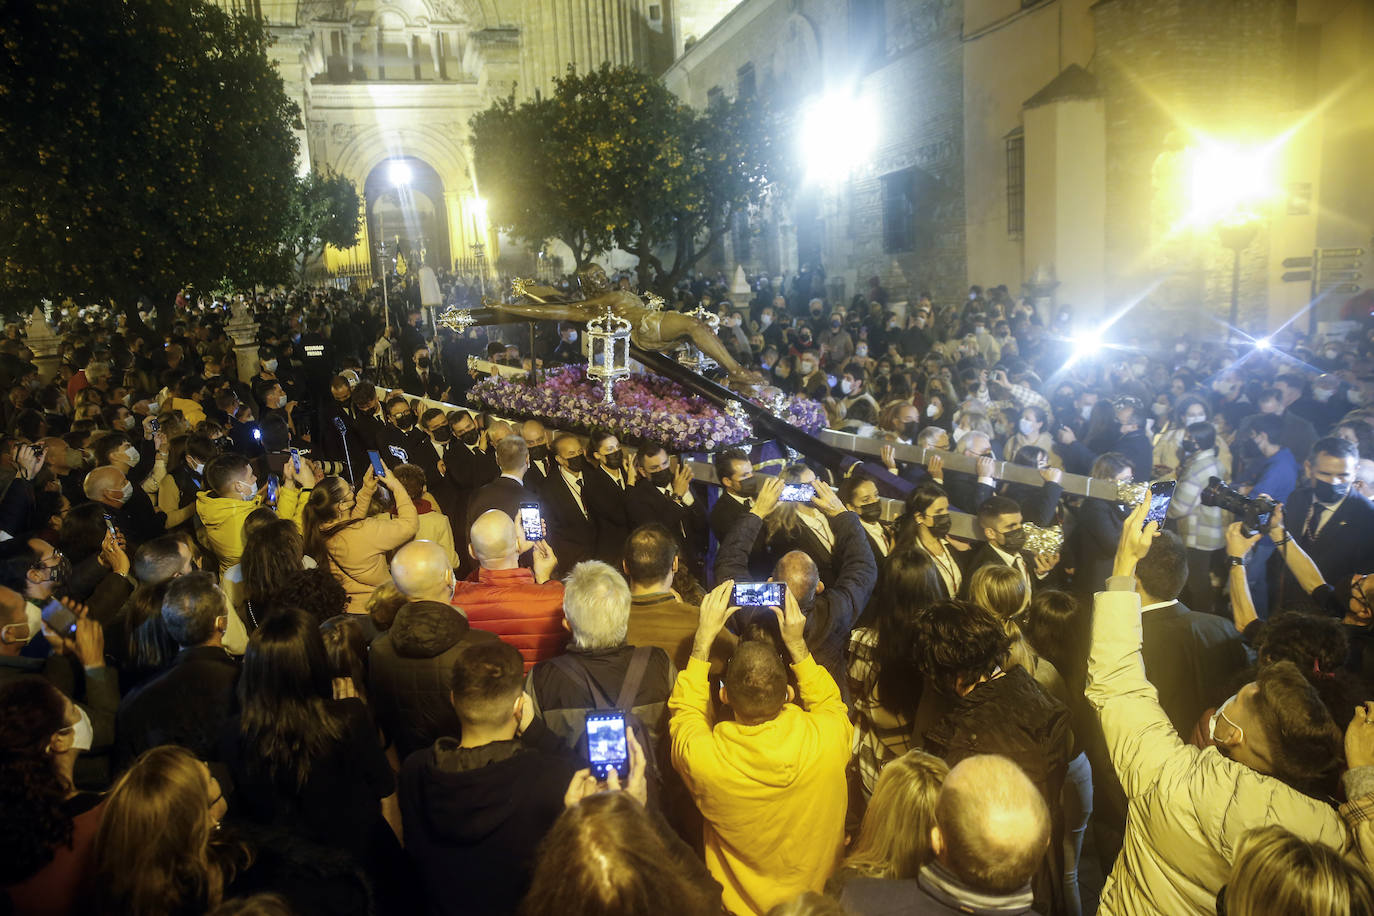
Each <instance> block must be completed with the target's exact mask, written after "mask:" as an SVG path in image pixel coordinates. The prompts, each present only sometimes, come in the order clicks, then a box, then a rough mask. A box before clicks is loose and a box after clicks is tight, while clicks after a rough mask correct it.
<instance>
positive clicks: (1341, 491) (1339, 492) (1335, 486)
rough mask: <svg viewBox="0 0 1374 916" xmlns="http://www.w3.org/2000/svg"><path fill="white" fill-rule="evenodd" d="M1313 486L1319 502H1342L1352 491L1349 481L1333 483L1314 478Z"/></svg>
mask: <svg viewBox="0 0 1374 916" xmlns="http://www.w3.org/2000/svg"><path fill="white" fill-rule="evenodd" d="M1312 488H1313V490H1315V493H1314V494H1313V495H1315V496H1316V497H1317V502H1319V503H1334V502H1340V501H1341V500H1342V499H1345V496H1346V494H1347V493H1349V492H1350V484H1349V483H1332V482H1331V481H1329V480H1314V481H1312Z"/></svg>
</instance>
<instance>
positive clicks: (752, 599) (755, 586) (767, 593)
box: [730, 582, 787, 607]
mask: <svg viewBox="0 0 1374 916" xmlns="http://www.w3.org/2000/svg"><path fill="white" fill-rule="evenodd" d="M786 591H787V586H786V585H785V584H783V583H782V582H736V583H735V587H734V588H733V589H732V590H731V592H730V603H731V604H732V605H734V606H735V607H782V600H783V595H784V594H785V593H786Z"/></svg>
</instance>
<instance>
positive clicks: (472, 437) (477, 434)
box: [458, 426, 482, 445]
mask: <svg viewBox="0 0 1374 916" xmlns="http://www.w3.org/2000/svg"><path fill="white" fill-rule="evenodd" d="M480 438H482V431H481V430H480V429H478V428H477V427H475V426H474V427H473V428H472V429H470V430H468V431H467V432H465V433H463V434H462V435H461V436H459V437H458V439H459V441H461V442H462V443H463V444H464V445H476V444H477V440H478V439H480Z"/></svg>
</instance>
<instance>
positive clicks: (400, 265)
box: [396, 251, 406, 277]
mask: <svg viewBox="0 0 1374 916" xmlns="http://www.w3.org/2000/svg"><path fill="white" fill-rule="evenodd" d="M396 273H398V274H400V275H401V276H403V277H404V276H405V275H406V256H405V255H403V254H401V253H400V252H399V251H398V252H396Z"/></svg>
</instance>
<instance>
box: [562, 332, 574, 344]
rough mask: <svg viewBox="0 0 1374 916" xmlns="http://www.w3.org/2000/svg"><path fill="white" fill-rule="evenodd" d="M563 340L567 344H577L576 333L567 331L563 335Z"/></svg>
mask: <svg viewBox="0 0 1374 916" xmlns="http://www.w3.org/2000/svg"><path fill="white" fill-rule="evenodd" d="M563 340H564V341H566V342H567V343H577V332H576V331H568V332H566V333H564V335H563Z"/></svg>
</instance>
